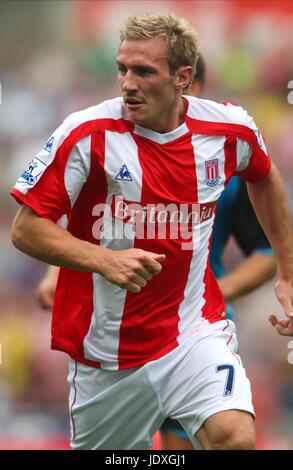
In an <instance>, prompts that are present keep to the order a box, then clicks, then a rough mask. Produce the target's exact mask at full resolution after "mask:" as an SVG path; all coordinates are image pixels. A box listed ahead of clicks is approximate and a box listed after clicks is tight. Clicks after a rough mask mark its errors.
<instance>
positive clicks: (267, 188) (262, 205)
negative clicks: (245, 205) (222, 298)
mask: <svg viewBox="0 0 293 470" xmlns="http://www.w3.org/2000/svg"><path fill="white" fill-rule="evenodd" d="M247 186H248V193H249V196H250V199H251V202H252V204H253V206H254V210H255V212H256V215H257V217H258V219H259V221H260V223H261V225H262V227H263V229H264V231H265V233H266V235H267V237H268V239H269V241H270V243H271V246H272V248H273V250H274V253H275V255H276V260H277V274H278V281H277V283H276V286H275V291H276V295H277V298H278V300H279V301H280V303H281V304H282V306H283V309H284V312H285V314H286V315H287V317H288V320H286V322H287V324H286V328H287V329H286V328H285V329H281V328H279V329H278V328H276V329H277V331H278V332H279V333H280V334H284V335H286V334H288V332H287V331H290V330H291V329H292V328H293V237H292V223H291V214H290V209H289V204H288V200H287V196H286V193H285V190H284V187H283V183H282V179H281V177H280V174H279V172H278V170H277V169H276V167H275V166H274V165H272V168H271V171H270V174H269V175H268V176H267V177H266V178H265V179H264V180H262V181H260V182H259V183H257V184H248V185H247ZM278 321H279V320H278ZM278 324H279V323H278Z"/></svg>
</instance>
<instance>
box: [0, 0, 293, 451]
mask: <svg viewBox="0 0 293 470" xmlns="http://www.w3.org/2000/svg"><path fill="white" fill-rule="evenodd" d="M158 11H161V12H173V13H175V14H179V15H181V16H184V17H186V18H187V19H188V20H189V21H190V22H191V23H192V24H193V25H194V26H195V28H196V29H197V31H198V34H199V38H200V44H201V51H202V54H203V57H204V59H205V61H206V65H207V84H206V87H205V90H204V94H203V97H204V98H209V99H212V100H216V101H224V100H229V101H235V102H237V103H239V104H241V105H242V106H243V107H245V108H247V109H248V111H249V113H250V114H252V115H253V116H254V117H255V120H256V122H257V124H258V126H259V127H260V128H261V130H262V132H263V134H264V136H265V138H266V143H267V146H268V148H269V151H270V154H271V156H272V159H273V160H274V161H275V163H276V164H277V166H278V167H279V169H280V171H281V174H282V176H283V178H284V181H285V184H286V187H287V190H288V193H289V198H290V204H291V208H293V138H292V135H293V105H292V104H291V105H290V104H289V102H288V93H289V91H290V90H289V89H288V83H289V81H290V80H293V1H291V0H290V1H286V0H280V1H269V0H266V1H246V0H239V1H238V0H225V1H224V0H223V1H222V0H203V1H198V0H190V1H185V0H180V1H179V0H178V1H171V0H170V1H160V0H156V1H152V0H148V1H129V0H128V1H124V0H108V1H104V0H97V1H95V0H81V1H79V0H74V1H71V0H67V1H62V0H42V1H37V0H35V1H30V0H19V1H14V0H9V1H5V0H1V2H0V82H1V85H2V104H1V105H0V342H1V353H2V364H1V365H0V449H46V448H48V449H50V448H51V449H62V448H68V447H69V444H68V439H69V418H68V412H67V392H68V389H67V383H66V375H67V358H66V356H65V355H64V354H63V353H59V352H55V351H54V352H51V351H50V321H51V318H50V313H49V312H43V311H41V310H40V308H39V307H38V305H37V303H36V300H35V290H36V287H37V285H38V282H39V281H40V279H41V277H42V275H43V274H44V271H45V269H46V267H45V265H43V264H42V263H40V262H37V261H33V260H32V259H30V258H29V257H27V256H25V255H23V254H21V253H20V252H17V251H16V250H15V249H14V248H13V247H12V245H11V242H10V226H11V222H12V219H13V217H14V214H15V212H16V210H17V207H16V203H15V201H14V200H13V199H12V198H11V197H10V196H9V190H10V189H11V187H12V186H13V185H14V183H15V181H16V179H17V177H18V175H19V173H20V172H21V171H22V170H23V169H24V168H25V167H26V165H27V163H28V162H29V161H30V160H31V159H32V158H33V156H34V155H35V154H36V153H37V152H38V151H39V150H40V149H41V148H42V147H43V145H44V143H45V142H46V141H47V139H48V137H49V136H50V135H51V133H52V132H53V131H54V130H55V128H56V127H57V126H58V125H59V124H60V122H61V121H62V120H63V119H64V118H65V117H66V116H67V115H68V114H69V113H71V112H73V111H77V110H79V109H82V108H85V107H87V106H91V105H93V104H96V103H98V102H100V101H103V100H105V99H108V98H112V97H115V96H117V95H118V94H119V90H118V87H117V85H116V70H115V55H116V50H117V46H118V44H119V35H118V29H119V25H120V24H121V21H122V20H123V19H124V18H126V17H127V16H129V15H132V14H135V13H138V14H139V13H145V12H158ZM291 101H292V100H291ZM240 257H241V254H240V253H239V252H238V250H237V249H236V247H235V245H234V244H233V242H231V243H229V246H228V248H227V250H226V253H225V259H226V263H227V265H228V266H230V267H231V266H233V265H234V264H235V263H236V262H237V261H238V260H239V258H240ZM273 285H274V282H273V281H272V282H269V283H267V284H266V285H264V286H262V287H261V288H259V289H258V290H257V291H255V292H253V293H252V294H250V295H249V296H246V297H243V298H241V299H239V300H238V301H237V302H235V303H234V306H235V309H236V311H237V315H236V323H237V326H238V336H239V343H240V354H241V355H242V359H243V362H244V364H245V366H246V367H247V372H248V375H249V377H250V379H251V381H252V384H253V391H254V396H255V407H256V413H257V430H258V448H259V449H291V450H292V449H293V364H291V365H290V364H289V361H288V354H289V348H288V345H289V338H281V337H280V336H278V335H277V334H276V332H275V331H274V330H273V328H272V327H271V326H270V324H269V323H268V321H267V315H268V313H271V312H275V313H278V314H280V313H281V308H280V306H279V305H278V303H277V301H276V300H275V297H274V292H273ZM291 349H293V344H292V343H291ZM291 357H292V354H291ZM291 362H292V361H291Z"/></svg>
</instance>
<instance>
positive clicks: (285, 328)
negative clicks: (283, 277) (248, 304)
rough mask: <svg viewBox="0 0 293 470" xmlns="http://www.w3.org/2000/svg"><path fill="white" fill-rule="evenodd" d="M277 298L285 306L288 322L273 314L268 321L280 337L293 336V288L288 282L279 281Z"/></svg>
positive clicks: (276, 289)
mask: <svg viewBox="0 0 293 470" xmlns="http://www.w3.org/2000/svg"><path fill="white" fill-rule="evenodd" d="M275 291H276V296H277V298H278V300H279V302H280V303H281V304H282V305H283V309H284V313H285V314H286V315H287V317H288V320H280V319H279V318H277V317H276V315H274V314H272V315H270V316H269V318H268V320H269V321H270V323H271V324H272V325H273V327H274V328H275V329H276V330H277V332H278V333H279V335H282V336H293V287H292V283H291V282H288V281H278V282H277V284H276V286H275Z"/></svg>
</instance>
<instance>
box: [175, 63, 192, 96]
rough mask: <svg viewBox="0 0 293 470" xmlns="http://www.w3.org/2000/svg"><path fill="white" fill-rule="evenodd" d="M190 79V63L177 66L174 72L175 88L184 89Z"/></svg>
mask: <svg viewBox="0 0 293 470" xmlns="http://www.w3.org/2000/svg"><path fill="white" fill-rule="evenodd" d="M191 81H192V67H191V66H190V65H184V66H182V67H179V68H178V70H177V72H176V88H177V89H178V90H184V88H186V87H188V86H189V85H190V83H191Z"/></svg>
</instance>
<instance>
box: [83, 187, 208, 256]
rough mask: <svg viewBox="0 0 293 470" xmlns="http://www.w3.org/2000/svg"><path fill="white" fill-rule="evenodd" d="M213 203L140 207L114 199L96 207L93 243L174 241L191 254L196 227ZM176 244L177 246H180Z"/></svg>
mask: <svg viewBox="0 0 293 470" xmlns="http://www.w3.org/2000/svg"><path fill="white" fill-rule="evenodd" d="M214 209H215V203H214V202H212V203H206V204H204V203H201V204H200V203H197V204H176V203H169V204H163V203H157V204H145V205H143V204H141V203H139V202H135V201H127V200H125V199H124V198H123V197H122V196H114V197H113V199H112V202H111V204H102V203H101V204H96V205H95V206H94V207H93V210H92V215H93V216H94V217H97V219H96V221H95V222H94V223H93V226H92V236H93V237H94V238H95V239H96V240H107V241H114V240H133V239H134V238H135V239H137V240H144V239H147V240H153V239H156V240H167V239H168V240H177V242H178V243H179V244H180V245H181V249H182V250H193V251H195V250H196V249H197V248H198V247H199V243H200V225H201V224H202V223H204V222H206V221H208V220H209V219H211V218H212V217H213V215H214ZM180 245H179V246H180Z"/></svg>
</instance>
